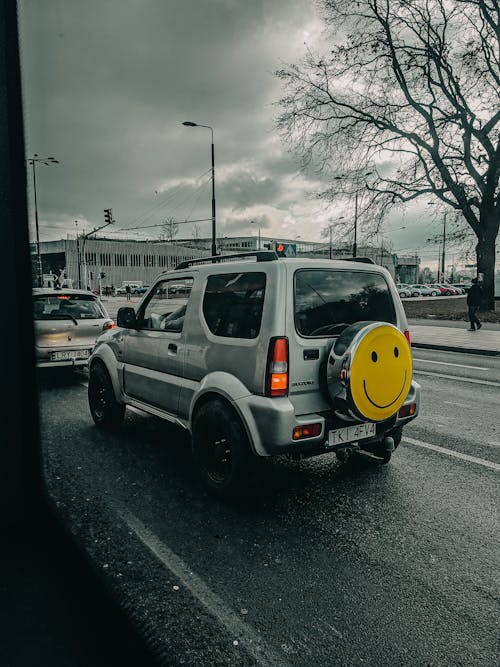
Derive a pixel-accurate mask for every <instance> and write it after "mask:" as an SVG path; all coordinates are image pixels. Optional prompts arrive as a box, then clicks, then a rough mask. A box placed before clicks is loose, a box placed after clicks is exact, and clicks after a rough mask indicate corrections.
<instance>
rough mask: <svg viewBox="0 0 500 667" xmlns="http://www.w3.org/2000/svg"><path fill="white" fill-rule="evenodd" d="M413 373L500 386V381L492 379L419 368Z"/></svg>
mask: <svg viewBox="0 0 500 667" xmlns="http://www.w3.org/2000/svg"><path fill="white" fill-rule="evenodd" d="M413 373H414V374H416V375H431V376H434V377H437V378H443V379H444V380H455V381H456V380H459V381H460V382H471V383H472V384H485V385H488V387H500V382H493V381H492V380H476V378H463V377H460V376H459V375H446V374H445V373H432V372H431V371H421V370H418V369H415V368H414V369H413Z"/></svg>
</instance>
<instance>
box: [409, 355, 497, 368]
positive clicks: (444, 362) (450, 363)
mask: <svg viewBox="0 0 500 667" xmlns="http://www.w3.org/2000/svg"><path fill="white" fill-rule="evenodd" d="M414 359H415V361H421V362H423V363H424V364H440V365H441V366H456V367H457V368H472V370H477V371H489V370H490V369H489V368H486V367H485V366H466V365H465V364H454V363H452V362H451V361H432V360H431V359H422V358H421V357H414Z"/></svg>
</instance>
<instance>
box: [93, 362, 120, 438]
mask: <svg viewBox="0 0 500 667" xmlns="http://www.w3.org/2000/svg"><path fill="white" fill-rule="evenodd" d="M88 398H89V408H90V414H91V415H92V419H93V420H94V422H95V423H96V425H97V426H100V427H101V428H105V429H110V430H111V429H115V428H118V427H119V426H120V425H121V423H122V421H123V418H124V416H125V405H124V404H123V403H118V401H117V400H116V398H115V391H114V389H113V383H112V382H111V378H110V377H109V373H108V371H107V370H106V368H105V367H104V365H103V364H102V363H100V362H94V363H93V364H92V366H91V367H90V371H89V386H88Z"/></svg>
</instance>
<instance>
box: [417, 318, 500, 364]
mask: <svg viewBox="0 0 500 667" xmlns="http://www.w3.org/2000/svg"><path fill="white" fill-rule="evenodd" d="M408 326H409V329H410V335H411V344H412V346H413V347H416V348H418V347H423V348H428V349H433V350H448V351H450V352H469V353H470V354H485V355H489V356H500V325H499V324H490V323H488V322H487V323H485V324H483V326H482V328H481V330H480V331H467V329H468V326H469V323H468V322H457V321H454V320H440V321H435V322H429V320H408Z"/></svg>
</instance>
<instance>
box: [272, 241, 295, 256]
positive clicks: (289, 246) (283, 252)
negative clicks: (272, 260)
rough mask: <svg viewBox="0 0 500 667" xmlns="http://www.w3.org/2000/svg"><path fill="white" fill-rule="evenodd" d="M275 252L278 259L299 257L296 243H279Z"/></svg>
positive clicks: (275, 247) (276, 244) (275, 246)
mask: <svg viewBox="0 0 500 667" xmlns="http://www.w3.org/2000/svg"><path fill="white" fill-rule="evenodd" d="M274 250H275V252H276V254H277V255H278V257H296V256H297V244H296V243H281V241H277V242H276V243H275V244H274Z"/></svg>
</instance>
